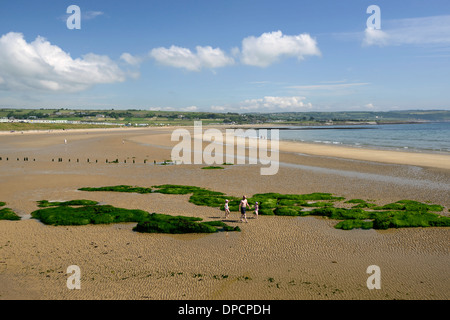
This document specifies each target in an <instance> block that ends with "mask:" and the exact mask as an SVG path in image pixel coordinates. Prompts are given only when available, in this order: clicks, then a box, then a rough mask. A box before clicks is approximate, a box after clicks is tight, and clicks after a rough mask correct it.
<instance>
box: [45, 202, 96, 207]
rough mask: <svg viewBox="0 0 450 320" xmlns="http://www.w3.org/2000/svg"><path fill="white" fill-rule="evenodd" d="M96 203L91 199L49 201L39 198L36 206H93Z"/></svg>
mask: <svg viewBox="0 0 450 320" xmlns="http://www.w3.org/2000/svg"><path fill="white" fill-rule="evenodd" d="M96 204H98V202H97V201H92V200H70V201H63V202H58V201H52V202H49V201H48V200H40V201H38V207H40V208H46V207H61V206H94V205H96Z"/></svg>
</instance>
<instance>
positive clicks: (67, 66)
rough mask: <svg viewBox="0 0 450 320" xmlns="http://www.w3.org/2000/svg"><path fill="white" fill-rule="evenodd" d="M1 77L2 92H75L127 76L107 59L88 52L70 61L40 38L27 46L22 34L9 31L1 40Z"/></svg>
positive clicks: (60, 50)
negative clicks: (33, 90)
mask: <svg viewBox="0 0 450 320" xmlns="http://www.w3.org/2000/svg"><path fill="white" fill-rule="evenodd" d="M0 77H1V78H3V80H4V81H3V83H2V84H0V89H4V90H12V91H15V90H20V91H23V90H29V89H38V90H44V91H53V92H57V91H60V92H77V91H82V90H85V89H88V88H89V87H91V86H93V85H96V84H102V83H114V82H122V81H125V79H126V74H125V72H123V71H122V70H121V69H120V68H119V67H118V66H117V64H116V63H114V62H113V61H112V60H111V59H110V58H109V57H107V56H100V55H96V54H93V53H89V54H86V55H84V56H82V57H81V58H77V59H73V58H72V57H71V56H70V55H69V54H68V53H66V52H64V51H63V50H62V49H61V48H59V47H58V46H56V45H52V44H51V43H50V42H49V41H47V40H46V39H44V38H42V37H40V36H38V37H37V38H36V40H34V41H33V42H31V43H28V42H26V40H25V39H24V37H23V34H21V33H15V32H10V33H8V34H5V35H3V36H2V37H1V38H0Z"/></svg>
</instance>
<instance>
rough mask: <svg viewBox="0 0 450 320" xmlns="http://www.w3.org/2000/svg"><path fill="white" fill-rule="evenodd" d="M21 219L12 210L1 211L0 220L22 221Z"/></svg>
mask: <svg viewBox="0 0 450 320" xmlns="http://www.w3.org/2000/svg"><path fill="white" fill-rule="evenodd" d="M20 219H21V218H20V217H19V216H18V215H17V214H16V213H15V212H14V211H13V210H11V209H10V208H3V209H0V220H11V221H15V220H20Z"/></svg>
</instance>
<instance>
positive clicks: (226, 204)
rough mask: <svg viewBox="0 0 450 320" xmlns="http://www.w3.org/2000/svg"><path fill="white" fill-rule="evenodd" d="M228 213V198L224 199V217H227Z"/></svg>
mask: <svg viewBox="0 0 450 320" xmlns="http://www.w3.org/2000/svg"><path fill="white" fill-rule="evenodd" d="M229 215H230V207H229V206H228V200H225V219H228V216H229Z"/></svg>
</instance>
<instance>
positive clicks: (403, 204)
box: [374, 200, 444, 212]
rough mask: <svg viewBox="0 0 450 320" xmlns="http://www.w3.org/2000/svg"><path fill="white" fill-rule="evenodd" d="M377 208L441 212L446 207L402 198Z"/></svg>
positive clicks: (376, 208)
mask: <svg viewBox="0 0 450 320" xmlns="http://www.w3.org/2000/svg"><path fill="white" fill-rule="evenodd" d="M374 209H375V210H406V211H416V212H426V211H434V212H441V211H442V210H444V207H442V206H441V205H437V204H425V203H422V202H418V201H413V200H400V201H397V202H394V203H389V204H386V205H384V206H378V207H374Z"/></svg>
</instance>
